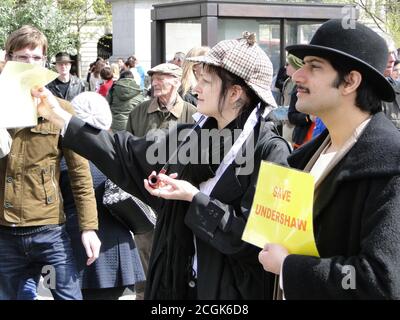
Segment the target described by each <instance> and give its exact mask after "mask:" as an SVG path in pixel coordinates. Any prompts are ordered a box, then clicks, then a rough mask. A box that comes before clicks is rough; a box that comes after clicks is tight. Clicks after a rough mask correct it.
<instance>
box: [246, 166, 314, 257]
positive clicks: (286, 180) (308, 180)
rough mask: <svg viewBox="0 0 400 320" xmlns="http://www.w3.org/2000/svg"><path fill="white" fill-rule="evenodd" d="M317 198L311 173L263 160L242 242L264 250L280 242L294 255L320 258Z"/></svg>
mask: <svg viewBox="0 0 400 320" xmlns="http://www.w3.org/2000/svg"><path fill="white" fill-rule="evenodd" d="M313 198H314V178H313V177H312V175H311V174H309V173H306V172H302V171H299V170H295V169H291V168H287V167H283V166H280V165H277V164H274V163H270V162H266V161H263V162H262V163H261V166H260V172H259V175H258V182H257V187H256V193H255V195H254V200H253V205H252V207H251V211H250V215H249V218H248V220H247V224H246V227H245V229H244V232H243V235H242V239H243V240H244V241H246V242H249V243H252V244H254V245H256V246H258V247H260V248H263V247H264V245H265V244H266V243H279V244H281V245H283V246H284V247H285V248H286V249H287V250H288V251H289V252H290V253H293V254H304V255H311V256H317V257H318V256H319V254H318V250H317V247H316V244H315V239H314V232H313V220H312V219H313Z"/></svg>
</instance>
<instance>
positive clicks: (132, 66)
mask: <svg viewBox="0 0 400 320" xmlns="http://www.w3.org/2000/svg"><path fill="white" fill-rule="evenodd" d="M126 64H127V65H128V67H129V70H130V71H131V72H132V74H133V78H134V79H135V82H136V83H137V84H138V85H139V86H140V87H141V88H142V83H143V85H144V75H143V78H142V76H141V75H140V73H139V69H140V70H141V71H143V72H144V70H143V68H142V67H140V68H138V67H139V66H137V65H138V63H137V59H136V57H135V56H130V57H129V58H128V60H127V63H126ZM142 89H143V88H142Z"/></svg>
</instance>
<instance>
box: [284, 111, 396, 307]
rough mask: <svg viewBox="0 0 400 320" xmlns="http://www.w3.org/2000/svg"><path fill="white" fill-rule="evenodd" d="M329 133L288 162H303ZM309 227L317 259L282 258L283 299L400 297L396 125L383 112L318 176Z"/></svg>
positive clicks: (301, 165)
mask: <svg viewBox="0 0 400 320" xmlns="http://www.w3.org/2000/svg"><path fill="white" fill-rule="evenodd" d="M326 136H327V131H326V130H325V132H324V133H323V134H321V136H319V137H318V138H316V139H315V140H312V141H311V142H309V143H308V144H306V145H304V146H303V147H302V148H300V149H298V150H296V151H295V152H294V153H293V154H292V155H291V156H290V157H289V159H288V162H289V164H290V165H291V166H292V167H295V168H298V169H304V167H305V166H306V164H307V162H308V161H309V159H310V158H311V156H312V155H313V154H314V153H315V152H316V150H317V149H318V147H319V146H320V145H321V143H322V142H323V140H324V139H325V137H326ZM314 233H315V239H316V243H317V248H318V251H319V253H320V256H321V258H320V259H319V258H315V257H310V256H303V255H289V256H288V257H287V258H286V259H285V261H284V265H283V287H284V293H285V297H286V298H287V299H400V273H399V270H400V133H399V132H398V131H397V130H396V128H395V127H394V125H393V124H392V123H391V122H390V121H389V120H388V119H387V118H386V117H385V115H384V114H383V113H381V112H380V113H378V114H376V115H374V116H372V118H371V121H370V122H369V123H368V125H367V126H366V128H365V130H364V131H363V133H362V134H361V136H360V137H359V139H358V141H357V142H356V143H355V144H354V146H353V147H352V148H351V149H350V151H349V152H348V153H347V154H346V155H345V157H344V158H343V159H342V160H341V161H340V162H339V163H338V164H337V165H336V166H335V167H334V169H333V170H332V171H331V172H330V174H329V175H328V176H327V177H326V178H325V179H324V180H323V181H322V182H321V185H320V186H319V188H318V189H317V195H316V198H315V201H314Z"/></svg>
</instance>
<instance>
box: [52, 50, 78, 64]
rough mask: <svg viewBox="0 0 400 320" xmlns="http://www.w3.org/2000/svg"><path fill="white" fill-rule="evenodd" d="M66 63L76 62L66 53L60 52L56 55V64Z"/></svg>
mask: <svg viewBox="0 0 400 320" xmlns="http://www.w3.org/2000/svg"><path fill="white" fill-rule="evenodd" d="M65 62H69V63H71V62H74V60H72V59H71V56H70V55H69V54H68V53H66V52H59V53H57V54H56V63H65Z"/></svg>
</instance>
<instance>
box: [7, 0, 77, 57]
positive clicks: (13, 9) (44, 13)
mask: <svg viewBox="0 0 400 320" xmlns="http://www.w3.org/2000/svg"><path fill="white" fill-rule="evenodd" d="M25 24H29V25H33V26H35V27H37V28H38V29H39V30H41V31H42V32H43V33H44V34H45V35H46V37H47V39H48V42H49V50H48V54H47V55H48V56H49V57H51V56H53V55H54V54H56V53H57V52H59V51H69V52H70V51H71V45H72V43H73V40H72V38H71V37H70V36H69V32H68V29H67V28H66V26H67V25H68V24H67V21H66V18H65V16H64V15H63V14H62V12H61V11H60V10H59V9H58V8H57V6H56V5H54V1H52V0H25V1H18V0H1V2H0V47H4V44H5V41H6V39H7V36H8V35H9V34H10V33H11V32H12V31H14V30H16V29H18V28H20V27H21V26H23V25H25Z"/></svg>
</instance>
